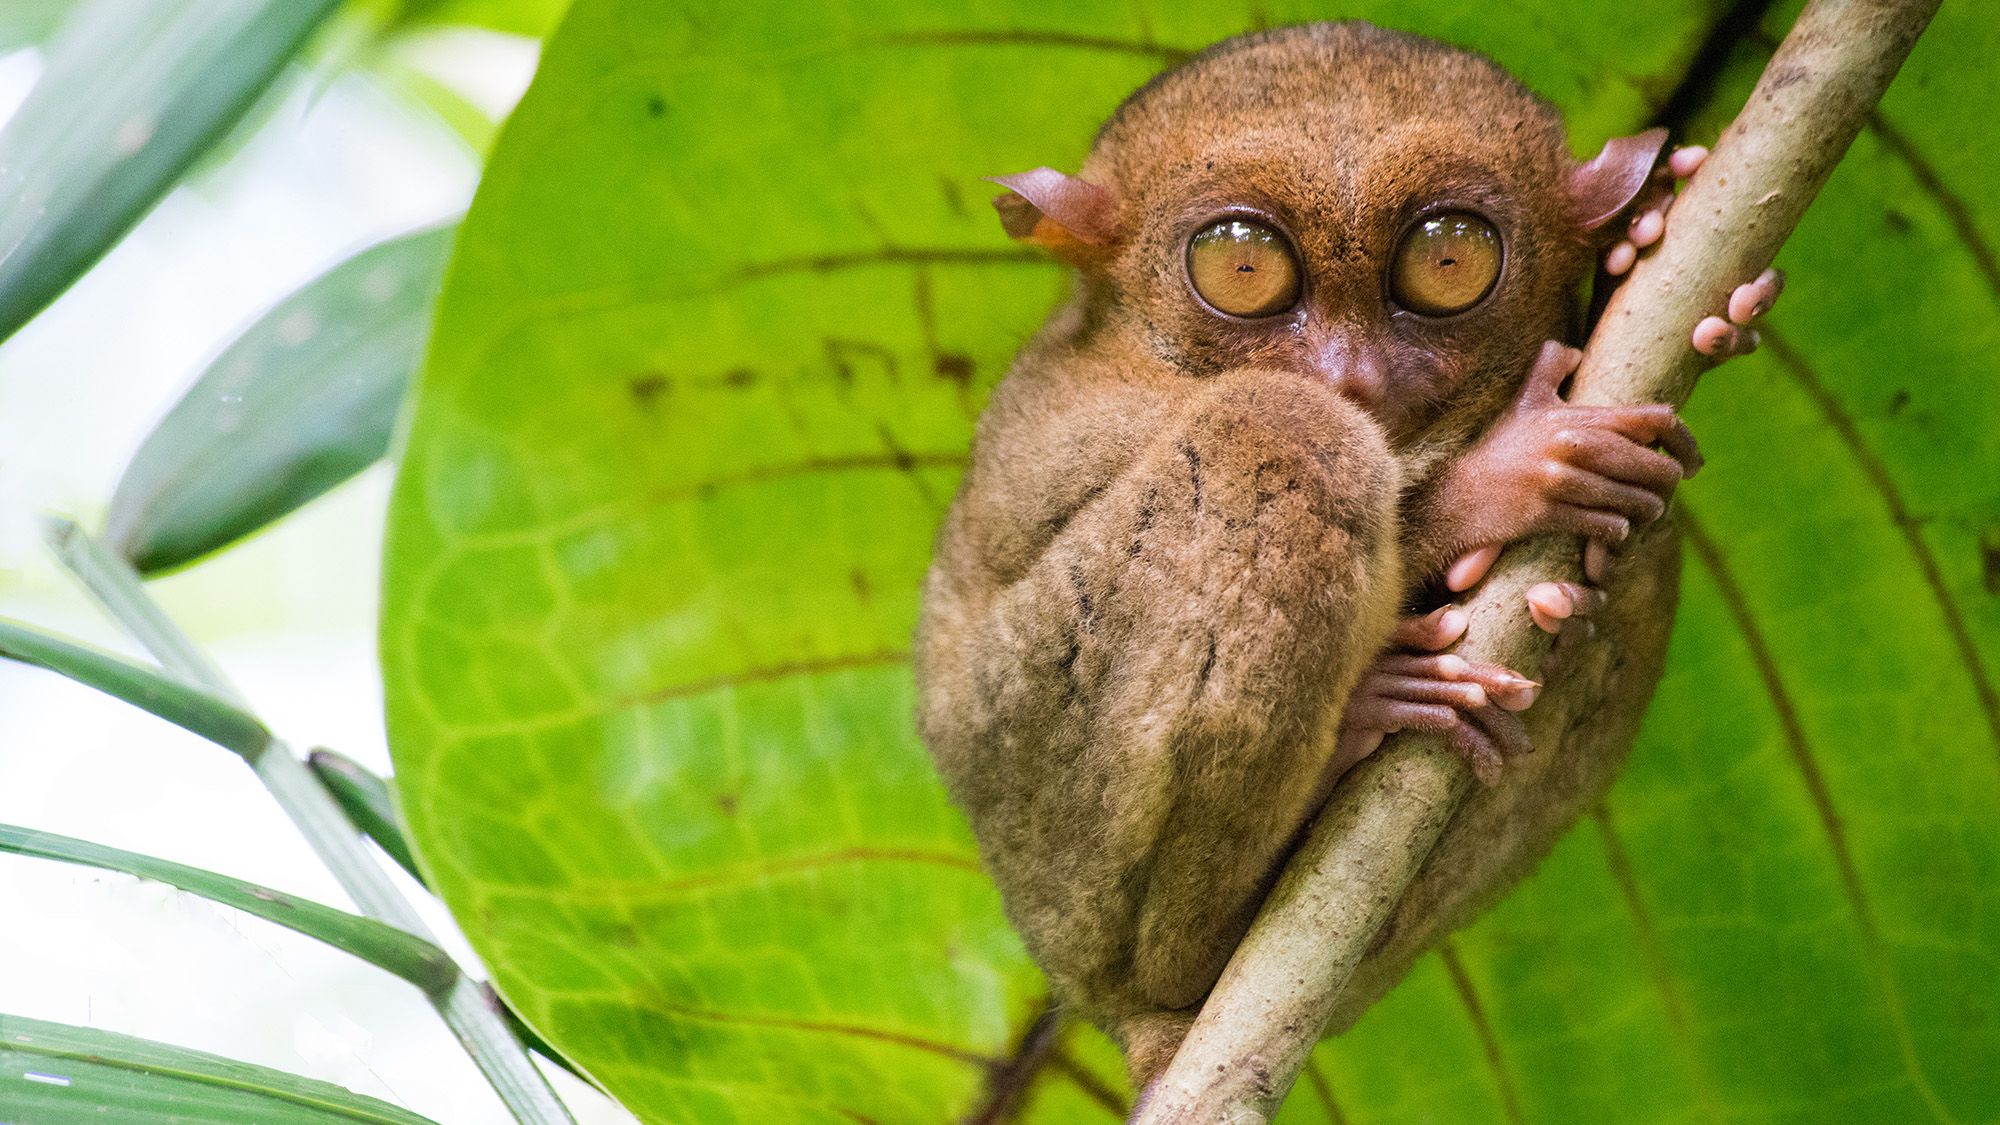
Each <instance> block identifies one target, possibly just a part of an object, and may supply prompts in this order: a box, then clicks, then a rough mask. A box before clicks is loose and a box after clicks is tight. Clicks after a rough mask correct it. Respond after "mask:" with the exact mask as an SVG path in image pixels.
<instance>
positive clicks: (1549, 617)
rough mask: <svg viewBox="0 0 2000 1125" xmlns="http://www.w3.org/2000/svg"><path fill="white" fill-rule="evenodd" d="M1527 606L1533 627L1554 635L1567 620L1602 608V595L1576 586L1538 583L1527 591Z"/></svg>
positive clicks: (1563, 583)
mask: <svg viewBox="0 0 2000 1125" xmlns="http://www.w3.org/2000/svg"><path fill="white" fill-rule="evenodd" d="M1527 602H1528V616H1529V617H1532V618H1534V621H1535V626H1536V627H1537V628H1539V629H1540V630H1541V631H1542V632H1544V633H1556V632H1560V631H1561V630H1562V627H1563V622H1565V621H1567V620H1569V619H1570V618H1571V617H1580V616H1585V615H1588V614H1590V613H1593V612H1595V611H1596V610H1597V608H1598V607H1599V606H1601V605H1603V604H1604V591H1602V590H1599V589H1596V588H1595V587H1591V586H1585V585H1582V584H1581V583H1577V582H1538V583H1536V584H1535V585H1533V586H1530V587H1529V588H1528V594H1527Z"/></svg>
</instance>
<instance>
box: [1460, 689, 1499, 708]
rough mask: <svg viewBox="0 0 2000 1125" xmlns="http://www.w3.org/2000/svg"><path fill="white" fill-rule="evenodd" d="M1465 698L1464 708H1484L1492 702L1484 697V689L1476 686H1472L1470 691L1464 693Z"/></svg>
mask: <svg viewBox="0 0 2000 1125" xmlns="http://www.w3.org/2000/svg"><path fill="white" fill-rule="evenodd" d="M1465 697H1466V706H1468V707H1484V706H1486V705H1487V704H1488V703H1490V702H1492V700H1490V699H1488V698H1487V697H1486V689H1485V688H1483V687H1480V686H1479V685H1478V684H1473V685H1472V689H1471V690H1470V691H1468V692H1466V693H1465Z"/></svg>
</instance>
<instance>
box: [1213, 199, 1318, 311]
mask: <svg viewBox="0 0 2000 1125" xmlns="http://www.w3.org/2000/svg"><path fill="white" fill-rule="evenodd" d="M1187 268H1188V277H1189V279H1191V280H1192V281H1193V282H1194V291H1195V292H1196V293H1199V294H1201V299H1202V300H1204V301H1207V302H1208V303H1209V304H1210V305H1211V306H1213V307H1214V308H1215V309H1216V310H1217V311H1219V312H1225V313H1228V314H1229V315H1230V316H1270V315H1272V314H1273V313H1281V312H1284V311H1285V310H1286V309H1288V308H1291V307H1292V305H1293V303H1294V302H1296V301H1297V300H1298V299H1299V259H1298V255H1297V254H1294V253H1293V252H1292V244H1291V243H1290V242H1287V241H1286V240H1285V236H1284V235H1282V234H1279V233H1278V232H1277V231H1274V230H1272V229H1271V228H1270V227H1267V226H1265V225H1264V224H1262V223H1259V222H1253V221H1251V220H1249V219H1223V220H1221V221H1220V222H1214V223H1210V224H1208V225H1207V226H1205V227H1203V228H1201V230H1200V231H1198V232H1196V234H1195V236H1194V238H1193V239H1192V240H1191V241H1189V243H1188V251H1187Z"/></svg>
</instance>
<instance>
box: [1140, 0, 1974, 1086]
mask: <svg viewBox="0 0 2000 1125" xmlns="http://www.w3.org/2000/svg"><path fill="white" fill-rule="evenodd" d="M1939 3H1940V0H1813V2H1812V3H1811V4H1809V5H1808V6H1807V8H1806V10H1805V11H1804V12H1803V13H1801V14H1800V16H1799V18H1798V22H1797V23H1796V24H1795V25H1794V26H1793V28H1792V31H1791V33H1790V34H1789V35H1788V36H1786V38H1785V41H1784V43H1783V44H1782V45H1781V46H1780V48H1779V50H1778V52H1777V54H1776V55H1775V56H1773V57H1772V59H1771V62H1770V64H1769V65H1768V66H1767V67H1766V68H1765V70H1764V74H1763V77H1762V78H1761V79H1760V80H1759V82H1758V84H1757V88H1756V90H1755V91H1754V92H1753V93H1752V94H1751V96H1750V100H1749V102H1748V104H1746V105H1745V106H1744V109H1743V112H1742V113H1741V114H1740V115H1739V116H1738V117H1737V119H1736V121H1735V122H1734V123H1733V124H1731V125H1730V127H1729V128H1728V129H1727V130H1725V131H1724V132H1723V134H1722V137H1721V139H1720V140H1718V141H1717V142H1716V145H1715V150H1714V152H1713V153H1712V154H1711V155H1710V156H1709V158H1708V160H1707V161H1706V162H1705V163H1704V164H1703V166H1702V169H1701V171H1700V172H1699V173H1698V174H1697V175H1696V176H1695V177H1694V179H1693V180H1692V181H1690V182H1689V184H1688V185H1687V187H1686V189H1685V190H1684V191H1683V192H1682V193H1681V195H1680V198H1679V199H1678V200H1677V201H1676V202H1675V204H1674V212H1673V221H1672V224H1671V226H1670V229H1669V232H1668V235H1667V237H1666V239H1665V240H1664V241H1662V242H1661V243H1660V245H1659V246H1658V248H1657V249H1656V250H1655V251H1654V252H1653V253H1652V254H1650V255H1649V256H1648V257H1647V258H1646V259H1645V260H1643V261H1641V262H1640V263H1639V265H1638V266H1637V267H1636V268H1635V269H1634V270H1633V273H1632V276H1631V278H1630V279H1629V280H1627V281H1626V282H1625V284H1624V285H1623V286H1622V287H1620V289H1619V291H1618V293H1617V294H1616V295H1615V296H1614V297H1613V298H1612V300H1611V303H1610V305H1609V306H1607V307H1606V309H1605V313H1604V317H1603V319H1602V320H1601V321H1600V322H1599V324H1598V327H1597V330H1596V332H1595V333H1594V334H1593V335H1592V338H1591V341H1590V346H1589V348H1588V349H1587V351H1586V353H1585V358H1584V362H1583V367H1582V368H1581V369H1580V370H1579V371H1578V373H1577V377H1576V384H1575V386H1576V390H1575V393H1574V394H1573V395H1572V399H1573V400H1574V401H1580V402H1589V403H1619V402H1629V403H1639V402H1673V403H1680V402H1684V401H1686V399H1687V396H1688V393H1689V392H1690V391H1691V390H1692V389H1693V387H1694V381H1695V378H1696V376H1697V375H1698V374H1699V373H1700V371H1701V370H1702V368H1703V366H1704V364H1703V362H1702V360H1701V358H1700V357H1699V356H1697V355H1696V354H1695V353H1694V352H1693V350H1692V349H1691V348H1690V347H1689V344H1688V335H1689V332H1690V330H1691V329H1692V327H1693V326H1694V324H1695V323H1696V322H1697V321H1698V320H1700V319H1701V318H1702V317H1703V316H1705V315H1708V314H1710V313H1713V312H1714V311H1716V310H1718V309H1720V308H1722V307H1723V306H1724V304H1725V303H1726V302H1727V300H1728V297H1729V293H1730V290H1731V289H1732V288H1733V287H1734V286H1735V285H1736V284H1738V283H1740V282H1742V281H1744V280H1746V279H1748V278H1751V277H1755V276H1756V275H1757V274H1758V273H1759V272H1760V271H1762V270H1763V269H1764V267H1765V266H1767V265H1769V264H1770V262H1771V260H1772V259H1773V258H1774V257H1776V256H1777V252H1778V248H1779V246H1780V245H1782V244H1783V242H1784V240H1785V238H1786V237H1787V236H1789V235H1790V234H1791V232H1792V228H1793V227H1795V226H1796V225H1797V224H1798V221H1799V217H1800V216H1801V215H1802V214H1804V212H1805V208H1806V205H1807V203H1809V202H1810V201H1811V200H1812V198H1813V196H1814V195H1815V194H1817V193H1818V191H1819V189H1820V187H1821V185H1823V184H1824V183H1825V182H1826V178H1827V176H1828V175H1830V174H1831V173H1832V172H1833V168H1834V165H1835V164H1837V163H1838V162H1839V160H1840V157H1841V156H1842V155H1843V154H1844V153H1845V152H1846V151H1847V146H1848V144H1849V143H1850V142H1851V141H1853V139H1854V135H1855V134H1856V133H1857V132H1859V131H1860V129H1861V127H1862V125H1863V123H1864V122H1865V121H1866V120H1867V118H1868V115H1869V114H1870V113H1871V112H1872V111H1873V109H1874V107H1875V103H1876V102H1877V101H1878V100H1880V98H1881V96H1882V92H1883V91H1884V90H1885V89H1887V88H1888V85H1889V80H1890V79H1891V78H1893V77H1894V76H1895V73H1896V71H1897V69H1898V68H1899V67H1901V66H1902V63H1903V60H1904V58H1906V57H1907V56H1908V55H1909V52H1910V48H1911V47H1912V46H1914V45H1915V43H1916V40H1917V37H1918V35H1920V34H1921V33H1922V32H1923V29H1924V27H1925V25H1927V24H1928V23H1929V22H1930V18H1931V16H1932V15H1933V14H1934V13H1935V12H1936V11H1937V8H1938V5H1939ZM1576 555H1577V551H1576V547H1575V544H1574V543H1573V542H1569V541H1566V540H1561V539H1556V540H1548V539H1544V540H1537V541H1535V542H1532V543H1527V544H1522V545H1519V546H1516V547H1513V548H1511V549H1509V551H1508V553H1507V555H1506V557H1505V558H1503V559H1502V561H1501V563H1500V565H1499V566H1498V567H1496V568H1495V570H1494V572H1493V574H1492V575H1491V576H1490V577H1489V578H1488V579H1487V580H1486V584H1485V586H1484V587H1483V588H1482V589H1481V591H1480V594H1479V596H1478V597H1477V598H1475V599H1473V600H1472V602H1471V604H1470V605H1469V607H1468V608H1469V610H1470V611H1471V614H1472V628H1471V630H1470V639H1469V640H1468V641H1467V642H1466V644H1465V645H1464V646H1462V648H1461V651H1462V652H1464V654H1465V655H1466V656H1467V657H1468V658H1469V659H1473V660H1479V661H1488V662H1492V663H1497V664H1503V665H1506V666H1508V667H1512V668H1517V669H1521V670H1522V671H1524V672H1525V673H1526V674H1528V675H1531V676H1532V675H1535V674H1536V672H1535V670H1537V669H1539V668H1540V667H1541V662H1542V657H1543V656H1544V655H1546V653H1547V650H1548V643H1547V640H1546V638H1545V637H1543V636H1542V635H1541V634H1540V632H1539V631H1538V630H1536V629H1534V628H1533V626H1532V625H1531V624H1530V623H1529V621H1528V618H1527V615H1526V614H1524V613H1522V612H1520V606H1521V605H1522V600H1523V597H1524V596H1525V594H1526V592H1527V589H1528V587H1529V586H1531V585H1533V584H1534V583H1535V582H1538V581H1542V580H1544V579H1547V578H1549V577H1552V576H1560V577H1566V578H1572V579H1574V578H1576V577H1577V574H1576V569H1577V567H1576ZM1470 783H1471V779H1470V776H1469V774H1468V773H1467V771H1466V769H1465V767H1464V766H1463V765H1462V764H1461V763H1460V762H1459V761H1458V759H1457V758H1456V757H1455V756H1454V755H1453V754H1452V753H1451V752H1450V750H1448V749H1447V748H1446V747H1445V746H1444V745H1443V743H1442V742H1440V741H1439V740H1438V739H1436V738H1434V737H1423V736H1416V735H1408V734H1405V735H1399V736H1396V737H1395V738H1394V739H1392V740H1391V741H1390V743H1389V745H1386V746H1385V747H1384V748H1383V749H1382V751H1380V752H1378V753H1377V754H1376V755H1375V757H1374V758H1373V759H1371V760H1370V761H1368V762H1365V763H1363V764H1362V765H1361V766H1360V767H1358V768H1356V769H1355V771H1354V772H1353V773H1352V774H1350V775H1349V777H1348V778H1347V779H1346V780H1344V781H1343V782H1342V784H1341V786H1340V788H1339V789H1338V790H1337V791H1336V794H1335V797H1334V800H1333V801H1332V802H1331V803H1329V805H1328V807H1327V809H1326V810H1325V812H1324V813H1322V814H1321V816H1320V818H1319V821H1318V823H1317V824H1316V825H1315V826H1314V827H1313V830H1312V832H1311V834H1310V835H1309V837H1308V838H1307V840H1306V842H1305V844H1304V845H1303V846H1302V847H1301V848H1300V849H1299V851H1298V853H1297V854H1296V855H1294V856H1293V858H1292V860H1291V862H1290V863H1289V865H1288V866H1287V867H1286V869H1285V872H1284V874H1283V875H1282V876H1281V878H1280V879H1279V882H1278V884H1277V886H1276V888H1275V889H1274V890H1273V891H1272V892H1271V895H1270V897H1269V898H1268V899H1267V900H1266V901H1265V903H1264V907H1263V909H1262V911H1261V912H1260V913H1259V914H1258V916H1257V920H1256V922H1255V923H1254V924H1253V925H1252V926H1251V929H1250V932H1249V933H1248V934H1247V935H1246V936H1245V937H1244V939H1243V941H1242V943H1241V944H1240V945H1239V946H1238V947H1237V950H1236V954H1235V956H1234V957H1233V958H1231V960H1230V962H1229V965H1228V967H1227V968H1226V969H1224V971H1223V974H1222V978H1221V980H1219V981H1218V982H1217V983H1216V986H1215V989H1214V991H1213V992H1212V993H1211V994H1210V996H1209V998H1208V1001H1207V1003H1206V1004H1205V1005H1204V1006H1203V1008H1202V1011H1201V1015H1200V1018H1198V1019H1197V1020H1196V1021H1195V1024H1194V1028H1193V1029H1192V1030H1191V1031H1190V1032H1189V1034H1188V1037H1187V1040H1186V1041H1185V1042H1184V1043H1183V1044H1182V1045H1181V1049H1180V1052H1179V1053H1178V1054H1176V1055H1175V1056H1174V1060H1173V1062H1172V1064H1170V1065H1169V1066H1168V1068H1167V1070H1166V1072H1165V1073H1164V1074H1163V1075H1162V1076H1161V1077H1160V1078H1159V1080H1158V1081H1157V1082H1156V1084H1155V1085H1154V1087H1153V1089H1152V1090H1151V1091H1149V1094H1148V1097H1147V1098H1146V1099H1145V1104H1144V1105H1143V1106H1142V1108H1141V1109H1140V1110H1139V1111H1138V1113H1137V1115H1136V1116H1135V1118H1134V1120H1135V1122H1136V1123H1139V1125H1165V1123H1169V1122H1171V1123H1174V1125H1216V1123H1225V1125H1261V1123H1262V1122H1266V1121H1268V1120H1270V1117H1271V1115H1272V1114H1273V1113H1275V1112H1276V1110H1277V1107H1278V1105H1279V1104H1280V1103H1281V1102H1283V1101H1284V1098H1285V1095H1286V1093H1287V1092H1288V1091H1289V1090H1290V1089H1291V1086H1292V1083H1293V1081H1294V1080H1295V1079H1296V1078H1297V1076H1298V1073H1299V1068H1300V1067H1301V1066H1303V1065H1304V1063H1305V1061H1306V1058H1307V1056H1308V1054H1309V1053H1310V1052H1311V1050H1312V1047H1313V1044H1314V1043H1315V1042H1316V1041H1317V1040H1318V1039H1319V1036H1320V1033H1321V1031H1322V1030H1323V1029H1324V1028H1325V1026H1326V1023H1327V1020H1328V1018H1329V1017H1330V1016H1331V1014H1332V1012H1333V1010H1334V1007H1335V1005H1336V1003H1337V1001H1338V999H1339V996H1340V993H1341V990H1342V989H1343V988H1344V987H1345V986H1346V984H1347V981H1348V978H1349V977H1350V976H1351V975H1352V974H1353V972H1354V969H1355V967H1356V966H1357V965H1358V964H1359V963H1360V962H1361V959H1362V957H1363V956H1364V955H1365V953H1366V952H1367V949H1368V947H1369V944H1370V943H1371V942H1372V941H1373V940H1374V938H1375V934H1376V932H1377V931H1378V930H1379V929H1380V928H1381V926H1382V923H1383V921H1384V920H1385V919H1387V917H1388V916H1389V913H1390V911H1391V910H1393V909H1394V907H1395V905H1396V903H1397V902H1398V901H1399V900H1400V899H1401V898H1402V896H1403V893H1404V891H1405V890H1406V889H1407V888H1408V887H1409V885H1410V882H1411V880H1412V879H1413V878H1415V876H1416V874H1417V871H1418V869H1419V868H1420V867H1421V866H1422V865H1423V862H1424V859H1425V858H1426V857H1427V856H1428V855H1429V854H1430V851H1431V847H1432V845H1434V844H1435V843H1436V842H1437V839H1438V837H1439V835H1440V834H1441V833H1442V832H1443V830H1444V827H1445V825H1446V824H1447V823H1448V822H1449V821H1450V819H1451V817H1452V814H1453V813H1454V812H1456V811H1457V809H1458V805H1459V803H1460V801H1461V800H1462V799H1463V797H1464V795H1465V793H1466V791H1467V789H1468V788H1469V786H1470Z"/></svg>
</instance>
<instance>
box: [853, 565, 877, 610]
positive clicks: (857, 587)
mask: <svg viewBox="0 0 2000 1125" xmlns="http://www.w3.org/2000/svg"><path fill="white" fill-rule="evenodd" d="M847 581H848V584H849V585H851V586H853V587H854V596H855V597H857V598H860V599H861V600H862V601H864V602H865V601H869V600H871V599H873V598H874V597H875V587H874V586H872V585H870V584H869V582H868V576H867V575H866V574H863V573H862V572H861V568H860V567H855V568H854V569H853V570H850V571H848V572H847Z"/></svg>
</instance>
